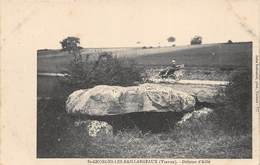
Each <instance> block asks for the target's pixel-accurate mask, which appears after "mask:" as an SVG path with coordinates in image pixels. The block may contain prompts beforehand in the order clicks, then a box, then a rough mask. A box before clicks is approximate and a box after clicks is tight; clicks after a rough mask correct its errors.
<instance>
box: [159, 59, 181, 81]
mask: <svg viewBox="0 0 260 165" xmlns="http://www.w3.org/2000/svg"><path fill="white" fill-rule="evenodd" d="M177 70H179V67H177V65H176V61H175V60H172V64H171V66H169V67H167V69H165V70H163V71H161V72H160V74H159V76H161V77H162V78H168V77H169V76H170V75H173V74H174V72H175V71H177Z"/></svg>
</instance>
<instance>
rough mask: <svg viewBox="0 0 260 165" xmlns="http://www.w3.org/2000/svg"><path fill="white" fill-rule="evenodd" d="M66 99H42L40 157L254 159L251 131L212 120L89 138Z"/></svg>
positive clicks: (38, 145)
mask: <svg viewBox="0 0 260 165" xmlns="http://www.w3.org/2000/svg"><path fill="white" fill-rule="evenodd" d="M63 103H64V101H63V100H38V115H37V116H38V118H37V121H38V129H37V130H38V133H37V157H39V158H43V157H45V158H46V157H61V158H62V157H76V158H80V157H85V158H251V157H252V155H251V153H252V146H251V144H252V141H251V139H252V137H251V135H250V134H247V133H246V134H245V133H244V134H232V133H227V132H224V131H223V130H221V129H218V128H217V127H215V125H214V123H213V122H212V121H206V122H202V123H197V124H192V128H191V127H190V126H183V127H176V128H175V129H174V130H170V131H169V132H164V133H157V134H152V133H149V132H148V133H142V132H141V131H140V130H139V129H137V128H135V129H131V130H124V131H119V132H118V133H117V134H116V135H114V136H113V137H98V138H92V137H89V136H88V134H87V131H86V126H84V125H82V126H75V125H74V121H73V120H72V118H70V116H68V115H67V114H66V113H65V110H64V104H63Z"/></svg>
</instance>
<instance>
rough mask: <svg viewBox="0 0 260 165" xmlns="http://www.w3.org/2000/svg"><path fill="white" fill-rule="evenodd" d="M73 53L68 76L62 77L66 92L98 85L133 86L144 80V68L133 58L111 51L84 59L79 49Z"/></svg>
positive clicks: (61, 83)
mask: <svg viewBox="0 0 260 165" xmlns="http://www.w3.org/2000/svg"><path fill="white" fill-rule="evenodd" d="M73 55H74V59H73V61H71V64H70V67H69V68H68V72H67V76H65V77H63V78H62V79H60V85H61V86H62V88H63V89H64V90H65V93H66V94H68V93H71V92H73V91H75V90H78V89H85V88H92V87H94V86H96V85H120V86H131V85H134V84H135V83H136V82H138V81H141V80H142V74H141V73H142V70H141V69H140V68H138V67H137V66H136V65H135V62H134V61H133V60H130V59H127V58H125V59H123V58H121V59H119V58H117V57H114V56H112V53H109V52H102V53H100V54H98V55H97V59H96V60H93V59H90V55H88V56H87V57H86V59H85V60H83V59H82V56H81V54H80V52H79V51H74V52H73Z"/></svg>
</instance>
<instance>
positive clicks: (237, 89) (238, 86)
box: [216, 70, 252, 132]
mask: <svg viewBox="0 0 260 165" xmlns="http://www.w3.org/2000/svg"><path fill="white" fill-rule="evenodd" d="M251 78H252V77H251V71H249V70H246V71H241V72H238V73H236V74H234V75H233V76H232V77H231V79H230V81H229V84H228V86H227V87H226V89H225V90H224V96H222V97H224V99H223V98H222V100H225V104H224V106H222V107H219V108H218V109H217V111H216V113H217V115H218V121H219V124H220V126H221V127H223V128H225V129H226V130H228V131H229V132H230V131H231V132H233V131H235V132H251V127H252V103H251V101H252V84H251V82H252V81H251Z"/></svg>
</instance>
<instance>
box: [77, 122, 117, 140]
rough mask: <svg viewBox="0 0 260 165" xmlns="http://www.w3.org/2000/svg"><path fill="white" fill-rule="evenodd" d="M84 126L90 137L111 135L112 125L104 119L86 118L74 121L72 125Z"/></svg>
mask: <svg viewBox="0 0 260 165" xmlns="http://www.w3.org/2000/svg"><path fill="white" fill-rule="evenodd" d="M82 125H84V126H86V127H87V132H88V135H89V136H91V137H104V136H113V127H112V126H111V125H110V124H108V123H107V122H104V121H97V120H86V121H75V122H74V126H76V127H78V126H82Z"/></svg>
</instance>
